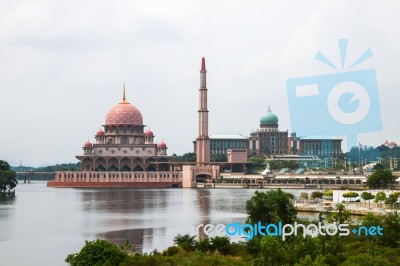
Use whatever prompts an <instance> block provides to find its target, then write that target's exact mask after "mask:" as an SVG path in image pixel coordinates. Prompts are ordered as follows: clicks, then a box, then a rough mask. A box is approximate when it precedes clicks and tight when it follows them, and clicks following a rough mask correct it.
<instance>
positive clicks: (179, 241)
mask: <svg viewBox="0 0 400 266" xmlns="http://www.w3.org/2000/svg"><path fill="white" fill-rule="evenodd" d="M174 243H175V245H178V246H180V247H181V248H183V249H184V250H186V251H190V250H192V249H193V247H194V246H195V244H196V236H191V235H189V234H184V235H181V234H178V235H177V236H176V237H175V238H174Z"/></svg>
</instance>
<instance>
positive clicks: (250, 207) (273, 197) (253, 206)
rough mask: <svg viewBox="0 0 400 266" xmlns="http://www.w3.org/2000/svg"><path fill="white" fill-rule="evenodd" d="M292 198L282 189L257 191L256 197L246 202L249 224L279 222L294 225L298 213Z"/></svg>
mask: <svg viewBox="0 0 400 266" xmlns="http://www.w3.org/2000/svg"><path fill="white" fill-rule="evenodd" d="M292 196H293V195H291V194H290V193H287V192H284V191H282V190H281V189H280V188H278V189H277V190H269V191H266V192H260V191H256V192H255V195H254V196H253V197H251V198H250V199H249V200H248V201H247V202H246V212H247V214H248V219H247V221H248V223H250V224H256V223H258V222H261V223H262V224H270V223H275V222H279V221H282V223H283V224H289V223H293V222H294V221H295V219H296V215H297V211H296V208H295V207H294V205H293V201H292V200H291V198H292Z"/></svg>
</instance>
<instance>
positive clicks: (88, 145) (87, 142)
mask: <svg viewBox="0 0 400 266" xmlns="http://www.w3.org/2000/svg"><path fill="white" fill-rule="evenodd" d="M83 147H84V148H91V147H92V143H90V141H86V142H85V144H83Z"/></svg>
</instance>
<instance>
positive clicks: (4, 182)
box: [0, 160, 18, 196]
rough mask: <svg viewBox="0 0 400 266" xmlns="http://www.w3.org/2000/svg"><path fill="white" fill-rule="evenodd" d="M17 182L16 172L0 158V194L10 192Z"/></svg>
mask: <svg viewBox="0 0 400 266" xmlns="http://www.w3.org/2000/svg"><path fill="white" fill-rule="evenodd" d="M17 184H18V181H17V179H16V174H15V172H14V171H12V170H10V165H9V164H8V163H7V162H6V161H2V160H0V196H1V195H2V194H6V193H9V192H11V191H12V190H13V189H14V188H15V187H16V186H17Z"/></svg>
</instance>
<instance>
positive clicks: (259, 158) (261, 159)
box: [249, 154, 265, 163]
mask: <svg viewBox="0 0 400 266" xmlns="http://www.w3.org/2000/svg"><path fill="white" fill-rule="evenodd" d="M264 158H265V156H264V155H261V154H260V155H254V156H252V157H250V158H249V162H250V163H263V162H265V160H264Z"/></svg>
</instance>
